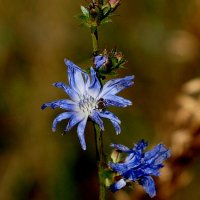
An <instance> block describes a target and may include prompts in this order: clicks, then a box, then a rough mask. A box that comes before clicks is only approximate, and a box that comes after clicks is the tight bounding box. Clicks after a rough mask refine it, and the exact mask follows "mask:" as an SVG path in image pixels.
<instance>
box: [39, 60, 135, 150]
mask: <svg viewBox="0 0 200 200" xmlns="http://www.w3.org/2000/svg"><path fill="white" fill-rule="evenodd" d="M65 64H66V65H67V67H68V82H69V86H68V85H66V84H64V83H62V82H57V83H54V84H53V85H54V86H55V87H57V88H62V89H63V90H64V91H65V92H66V93H67V94H68V96H69V97H70V98H71V100H69V99H60V100H57V101H53V102H48V103H45V104H43V105H42V107H41V108H42V109H45V108H46V107H51V108H53V109H54V108H61V109H64V110H66V111H67V112H63V113H61V114H59V115H58V116H57V117H56V118H55V119H54V121H53V124H52V131H55V130H56V125H57V123H58V122H60V121H62V120H65V119H69V122H68V124H67V126H66V129H65V131H69V130H70V129H71V128H72V127H73V126H75V125H76V124H78V127H77V133H78V137H79V140H80V143H81V146H82V149H84V150H85V149H86V142H85V133H84V132H85V127H86V123H87V120H88V118H90V119H91V120H92V121H94V122H95V123H96V124H98V125H99V127H100V129H101V130H104V125H103V121H102V120H101V118H107V119H109V120H110V121H111V123H112V124H113V126H114V128H115V131H116V133H117V134H119V133H120V131H121V129H120V126H119V124H120V123H121V122H120V120H119V118H118V117H117V116H115V115H114V114H113V113H112V112H110V111H108V110H107V109H106V108H107V107H109V106H116V107H126V106H130V105H132V102H131V101H129V100H127V99H124V98H122V97H119V96H116V94H117V93H119V92H120V91H122V90H123V89H125V88H127V87H129V86H131V85H132V84H133V78H134V77H133V76H126V77H124V78H118V79H112V80H110V81H108V82H107V83H106V84H105V85H104V86H102V85H101V83H100V81H99V79H98V77H97V75H96V72H95V71H94V69H93V68H92V67H91V68H90V73H91V78H90V76H89V75H88V74H87V73H86V72H85V71H83V70H82V69H81V68H79V67H78V66H76V65H75V64H74V63H73V62H71V61H69V60H67V59H65Z"/></svg>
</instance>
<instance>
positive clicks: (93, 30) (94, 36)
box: [91, 26, 99, 56]
mask: <svg viewBox="0 0 200 200" xmlns="http://www.w3.org/2000/svg"><path fill="white" fill-rule="evenodd" d="M91 36H92V47H93V56H96V55H97V54H98V48H99V45H98V31H97V27H96V26H95V27H92V28H91Z"/></svg>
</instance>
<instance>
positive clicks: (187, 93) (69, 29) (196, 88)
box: [0, 0, 200, 200]
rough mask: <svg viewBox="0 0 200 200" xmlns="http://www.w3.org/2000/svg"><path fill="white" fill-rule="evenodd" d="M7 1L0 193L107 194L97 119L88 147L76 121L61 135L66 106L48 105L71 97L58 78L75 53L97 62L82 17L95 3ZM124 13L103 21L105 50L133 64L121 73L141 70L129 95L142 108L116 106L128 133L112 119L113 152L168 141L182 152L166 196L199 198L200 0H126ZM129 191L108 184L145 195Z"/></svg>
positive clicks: (122, 197)
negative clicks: (101, 185) (99, 166)
mask: <svg viewBox="0 0 200 200" xmlns="http://www.w3.org/2000/svg"><path fill="white" fill-rule="evenodd" d="M0 5H1V6H0V126H1V131H0V199H1V200H32V199H33V200H44V199H47V200H86V199H87V200H90V199H91V200H95V199H98V198H97V195H98V183H97V176H96V173H97V171H96V163H95V145H94V134H93V129H92V125H91V124H88V126H87V129H86V142H87V151H83V150H82V149H81V146H80V144H79V141H78V137H77V134H76V129H75V128H74V129H73V130H72V131H71V132H69V133H67V134H66V135H64V136H63V135H61V134H62V133H63V130H64V127H65V125H66V121H65V122H61V123H60V124H59V125H58V129H57V131H56V133H52V131H51V124H52V120H53V119H54V118H55V116H56V115H57V114H59V113H60V112H62V111H61V110H50V109H46V110H45V111H42V110H41V109H40V107H41V105H42V104H43V103H45V102H48V101H52V100H56V99H61V98H65V97H66V96H65V93H64V92H63V91H61V90H59V89H56V88H54V87H53V86H52V83H54V82H57V81H62V82H66V81H67V76H66V67H65V65H64V62H63V60H64V58H65V57H66V58H68V59H70V60H72V61H73V62H75V63H76V64H77V65H79V66H82V67H83V68H86V67H88V66H90V65H92V56H91V49H92V45H91V38H90V34H89V30H87V29H86V28H83V27H81V26H79V22H78V21H77V20H76V19H75V18H74V16H75V15H76V14H79V13H80V5H86V3H85V1H84V0H76V1H72V0H57V1H53V0H49V1H46V0H35V1H29V0H13V1H6V0H0ZM116 13H117V16H114V17H113V23H112V24H107V25H104V26H102V27H101V28H100V31H99V42H100V48H101V49H102V50H103V49H104V48H107V49H111V48H114V47H117V49H118V50H120V51H122V52H123V53H124V55H125V58H126V59H127V60H128V63H127V64H126V69H125V70H121V71H120V76H121V77H122V76H125V75H130V74H134V75H135V77H136V78H135V85H134V86H133V87H131V88H129V89H127V90H126V91H124V92H122V93H121V95H122V96H123V97H125V98H128V99H131V100H132V101H133V106H132V107H128V108H125V109H120V108H118V109H117V108H115V109H111V110H112V111H113V112H114V113H115V114H116V115H117V116H119V118H120V119H121V121H122V133H121V135H119V136H116V135H115V132H114V129H113V127H112V126H111V125H110V123H109V122H108V121H106V120H105V127H106V132H105V134H104V146H105V151H106V152H111V149H110V147H109V145H110V143H111V142H116V143H121V144H125V145H127V146H129V147H132V145H133V143H135V142H137V141H138V140H140V139H142V138H144V139H145V140H149V143H150V146H153V145H155V144H156V143H158V142H164V143H166V144H167V145H168V146H169V147H171V149H172V150H173V152H174V155H175V157H173V158H172V159H171V161H170V163H169V164H168V165H169V166H168V167H166V169H167V168H169V169H168V173H167V174H166V173H165V175H166V177H167V178H166V177H165V179H164V178H163V180H165V181H166V182H167V183H166V185H164V186H162V183H160V186H159V188H161V190H162V188H165V190H164V192H165V193H167V194H168V195H166V197H165V198H164V197H163V199H165V200H166V199H168V200H169V199H170V200H179V199H181V200H186V199H190V200H198V199H200V190H199V188H200V181H199V180H200V160H199V159H198V153H199V148H200V147H199V146H200V142H196V143H195V144H194V142H195V141H199V140H197V138H198V139H199V135H200V133H199V132H200V95H199V94H200V82H199V79H198V78H199V76H200V23H199V21H200V0H190V1H188V0H126V1H122V4H121V6H120V7H119V8H118V10H117V12H116ZM185 97H188V98H185ZM188 99H190V100H191V101H189V100H188ZM187 100H188V101H187ZM192 103H194V104H192ZM191 116H192V117H194V116H195V117H196V118H195V120H196V121H195V122H194V120H193V118H191ZM187 120H190V121H189V122H190V123H189V124H188V123H186V122H187ZM191 121H192V123H193V122H194V124H195V125H194V124H192V126H191ZM193 125H194V126H193ZM191 127H192V128H191ZM194 127H195V128H194ZM188 138H189V139H188ZM173 152H172V153H173ZM185 155H187V156H185ZM181 156H183V157H181ZM180 157H181V159H180ZM176 159H178V161H177V160H176ZM188 159H189V160H188ZM173 166H176V167H173ZM170 167H171V168H170ZM174 169H176V170H175V171H173V170H174ZM163 173H164V172H163ZM172 177H173V178H172ZM161 179H162V178H161ZM179 179H180V180H179ZM175 180H179V182H178V183H176V181H175ZM158 185H159V184H158ZM175 186H177V187H175ZM159 188H158V190H159ZM139 190H140V188H139ZM129 193H130V195H129V196H128V195H127V192H126V193H125V192H121V193H120V192H119V193H116V194H115V195H113V194H111V193H109V192H108V199H114V198H115V199H117V200H132V199H139V198H141V197H137V196H139V195H138V194H137V193H138V192H137V190H133V191H132V192H130V191H129ZM161 193H162V192H161ZM161 196H162V195H161ZM136 197H137V198H136ZM143 199H148V198H147V197H145V198H143ZM155 199H156V198H155ZM157 199H162V198H161V197H159V195H158V197H157Z"/></svg>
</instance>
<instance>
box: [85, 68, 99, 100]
mask: <svg viewBox="0 0 200 200" xmlns="http://www.w3.org/2000/svg"><path fill="white" fill-rule="evenodd" d="M90 73H91V76H92V82H91V84H90V87H89V88H88V92H89V94H90V95H91V96H92V97H94V98H96V97H97V95H98V94H99V92H100V90H101V84H100V82H99V79H98V78H97V75H96V72H95V71H94V69H93V68H92V67H91V68H90Z"/></svg>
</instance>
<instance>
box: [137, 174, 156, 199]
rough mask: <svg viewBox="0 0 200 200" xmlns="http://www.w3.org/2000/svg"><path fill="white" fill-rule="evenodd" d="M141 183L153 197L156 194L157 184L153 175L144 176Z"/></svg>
mask: <svg viewBox="0 0 200 200" xmlns="http://www.w3.org/2000/svg"><path fill="white" fill-rule="evenodd" d="M139 183H140V184H141V185H142V187H143V188H144V190H145V191H146V193H147V194H148V195H149V196H150V197H151V198H152V197H155V196H156V190H155V184H154V180H153V178H152V177H151V176H146V177H142V178H141V179H140V180H139Z"/></svg>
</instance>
